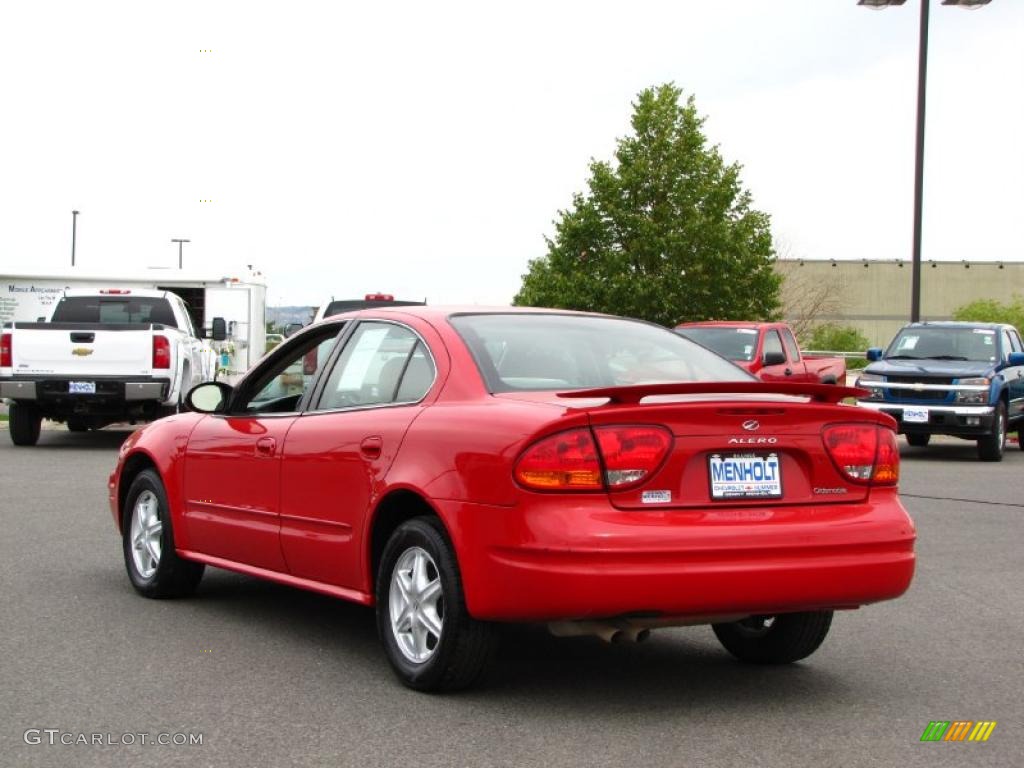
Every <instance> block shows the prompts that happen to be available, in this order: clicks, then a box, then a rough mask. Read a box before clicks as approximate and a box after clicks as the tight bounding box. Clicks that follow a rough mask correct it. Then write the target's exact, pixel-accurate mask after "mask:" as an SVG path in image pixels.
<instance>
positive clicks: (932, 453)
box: [900, 440, 1020, 464]
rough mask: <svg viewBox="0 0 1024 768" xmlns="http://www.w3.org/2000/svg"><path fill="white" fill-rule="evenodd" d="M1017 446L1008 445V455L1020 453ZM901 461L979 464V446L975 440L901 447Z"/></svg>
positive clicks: (1006, 451) (904, 445)
mask: <svg viewBox="0 0 1024 768" xmlns="http://www.w3.org/2000/svg"><path fill="white" fill-rule="evenodd" d="M1019 452H1020V450H1019V449H1018V448H1017V446H1016V445H1015V444H1012V445H1011V444H1010V443H1007V444H1006V450H1005V453H1006V454H1008V455H1009V454H1012V453H1019ZM900 459H901V460H902V461H907V462H916V461H921V462H932V463H938V462H948V461H952V462H970V463H973V464H976V463H978V461H979V459H978V446H977V443H975V442H974V441H973V440H963V441H960V440H957V441H956V442H949V443H932V444H930V445H928V446H927V447H926V448H914V447H912V446H909V445H906V444H903V445H901V446H900Z"/></svg>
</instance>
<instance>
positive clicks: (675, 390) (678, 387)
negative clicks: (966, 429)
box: [558, 381, 868, 405]
mask: <svg viewBox="0 0 1024 768" xmlns="http://www.w3.org/2000/svg"><path fill="white" fill-rule="evenodd" d="M717 393H721V394H729V395H797V396H803V397H809V398H811V400H814V401H816V402H819V403H838V402H839V401H840V400H845V399H846V398H848V397H853V398H860V397H864V396H865V395H867V394H868V391H867V390H866V389H861V388H860V387H840V386H838V385H836V384H802V383H790V382H785V381H780V382H773V381H689V382H683V381H681V382H671V383H668V384H633V385H631V386H624V387H601V388H598V389H575V390H573V391H571V392H559V393H558V397H569V398H588V397H607V398H608V399H609V400H610V401H611V402H612V403H621V404H630V405H635V404H638V403H639V402H640V401H641V400H643V399H644V398H645V397H652V396H654V395H705V394H717Z"/></svg>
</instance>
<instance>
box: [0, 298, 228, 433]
mask: <svg viewBox="0 0 1024 768" xmlns="http://www.w3.org/2000/svg"><path fill="white" fill-rule="evenodd" d="M218 321H219V322H218ZM212 336H213V338H214V339H218V337H219V338H220V339H223V338H224V321H223V320H220V319H219V318H218V319H217V320H214V322H213V334H212ZM215 371H216V365H215V361H214V353H213V350H211V349H210V347H209V345H208V344H205V343H204V342H203V341H202V339H201V338H200V337H199V336H198V335H197V333H196V331H195V329H194V328H193V325H192V319H191V317H190V316H189V312H188V308H187V307H186V305H185V302H184V301H182V299H181V298H180V297H179V296H177V295H176V294H174V293H171V292H169V291H154V290H134V289H132V290H129V289H123V288H122V289H117V288H115V289H110V290H101V291H96V290H84V289H83V290H68V291H65V292H64V294H63V295H62V296H61V298H60V300H59V301H58V302H57V303H56V304H55V305H54V308H53V311H52V312H51V314H50V317H49V318H47V319H46V321H45V322H35V323H22V322H14V323H6V324H5V325H4V327H3V330H2V337H0V398H3V399H5V400H7V401H9V402H10V403H11V407H10V415H9V421H10V424H9V426H10V431H11V440H12V441H13V442H14V444H15V445H35V443H36V442H37V441H38V439H39V428H40V424H41V422H42V419H44V418H46V419H51V420H53V421H61V422H66V423H67V426H68V429H69V430H71V431H73V432H81V431H85V430H88V429H99V428H100V427H104V426H106V425H107V424H113V423H115V422H120V421H130V422H133V423H134V422H135V421H150V420H153V419H156V418H159V417H161V416H164V415H166V414H168V413H173V412H175V411H177V410H180V408H181V404H182V403H183V402H184V399H185V395H186V394H188V391H189V390H190V389H191V388H192V387H193V386H195V385H196V384H199V383H200V382H203V381H209V380H211V379H213V378H214V374H215Z"/></svg>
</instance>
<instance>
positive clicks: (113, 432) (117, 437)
mask: <svg viewBox="0 0 1024 768" xmlns="http://www.w3.org/2000/svg"><path fill="white" fill-rule="evenodd" d="M136 429H138V427H116V428H109V429H100V430H96V431H91V432H68V431H67V430H66V429H57V428H54V429H44V430H42V432H40V433H39V442H38V443H37V444H36V445H34V446H31V447H26V448H19V449H18V450H25V451H46V450H65V449H68V448H74V449H76V450H87V451H110V450H117V449H118V448H120V447H121V443H123V442H124V441H125V440H127V439H128V437H129V435H131V434H132V432H134V431H135V430H136Z"/></svg>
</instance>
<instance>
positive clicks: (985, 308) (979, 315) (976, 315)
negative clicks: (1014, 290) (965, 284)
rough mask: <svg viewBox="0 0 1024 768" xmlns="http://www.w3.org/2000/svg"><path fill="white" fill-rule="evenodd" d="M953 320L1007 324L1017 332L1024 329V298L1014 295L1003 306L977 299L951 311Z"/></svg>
mask: <svg viewBox="0 0 1024 768" xmlns="http://www.w3.org/2000/svg"><path fill="white" fill-rule="evenodd" d="M953 319H954V320H967V321H969V322H973V323H1009V324H1010V325H1012V326H1014V327H1015V328H1016V329H1017V330H1018V331H1019V330H1022V329H1024V297H1021V296H1020V295H1019V294H1014V296H1013V298H1012V299H1010V301H1008V302H1006V303H1005V304H1004V303H1002V302H999V301H996V300H995V299H978V300H977V301H972V302H970V303H969V304H964V305H963V306H962V307H957V308H956V309H955V310H954V311H953Z"/></svg>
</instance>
